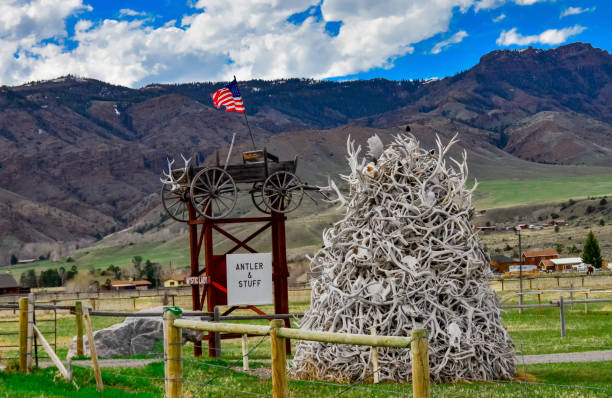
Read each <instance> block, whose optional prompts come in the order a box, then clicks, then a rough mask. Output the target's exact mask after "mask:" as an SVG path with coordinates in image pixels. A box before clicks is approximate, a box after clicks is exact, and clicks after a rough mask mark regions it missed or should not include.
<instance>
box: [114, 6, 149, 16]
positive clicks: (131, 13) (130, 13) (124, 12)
mask: <svg viewBox="0 0 612 398" xmlns="http://www.w3.org/2000/svg"><path fill="white" fill-rule="evenodd" d="M146 15H147V13H146V12H139V11H136V10H132V9H130V8H122V9H121V10H119V17H126V16H127V17H142V16H146Z"/></svg>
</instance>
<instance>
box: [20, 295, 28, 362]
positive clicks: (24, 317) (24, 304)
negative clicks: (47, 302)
mask: <svg viewBox="0 0 612 398" xmlns="http://www.w3.org/2000/svg"><path fill="white" fill-rule="evenodd" d="M19 371H20V372H21V373H26V372H27V371H28V298H27V297H22V298H20V299H19Z"/></svg>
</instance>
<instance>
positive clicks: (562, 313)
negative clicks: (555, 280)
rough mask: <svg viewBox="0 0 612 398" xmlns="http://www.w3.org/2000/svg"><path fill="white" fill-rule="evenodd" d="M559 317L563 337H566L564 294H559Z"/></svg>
mask: <svg viewBox="0 0 612 398" xmlns="http://www.w3.org/2000/svg"><path fill="white" fill-rule="evenodd" d="M559 319H560V322H561V337H565V306H564V305H563V296H559Z"/></svg>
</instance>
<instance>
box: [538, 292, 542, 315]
mask: <svg viewBox="0 0 612 398" xmlns="http://www.w3.org/2000/svg"><path fill="white" fill-rule="evenodd" d="M540 304H542V295H541V294H540V293H538V305H540ZM538 312H539V313H540V314H541V313H542V308H541V307H538Z"/></svg>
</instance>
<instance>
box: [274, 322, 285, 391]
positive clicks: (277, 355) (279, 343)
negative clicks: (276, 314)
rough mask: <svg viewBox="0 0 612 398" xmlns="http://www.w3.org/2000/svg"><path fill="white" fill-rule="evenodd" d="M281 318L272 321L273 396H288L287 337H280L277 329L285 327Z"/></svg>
mask: <svg viewBox="0 0 612 398" xmlns="http://www.w3.org/2000/svg"><path fill="white" fill-rule="evenodd" d="M283 324H284V322H283V321H282V320H281V319H274V320H273V321H271V322H270V345H271V346H272V397H273V398H288V397H289V390H288V388H287V363H286V362H287V350H286V348H285V339H284V338H282V337H278V336H277V335H276V331H277V330H278V329H279V328H282V327H283Z"/></svg>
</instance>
